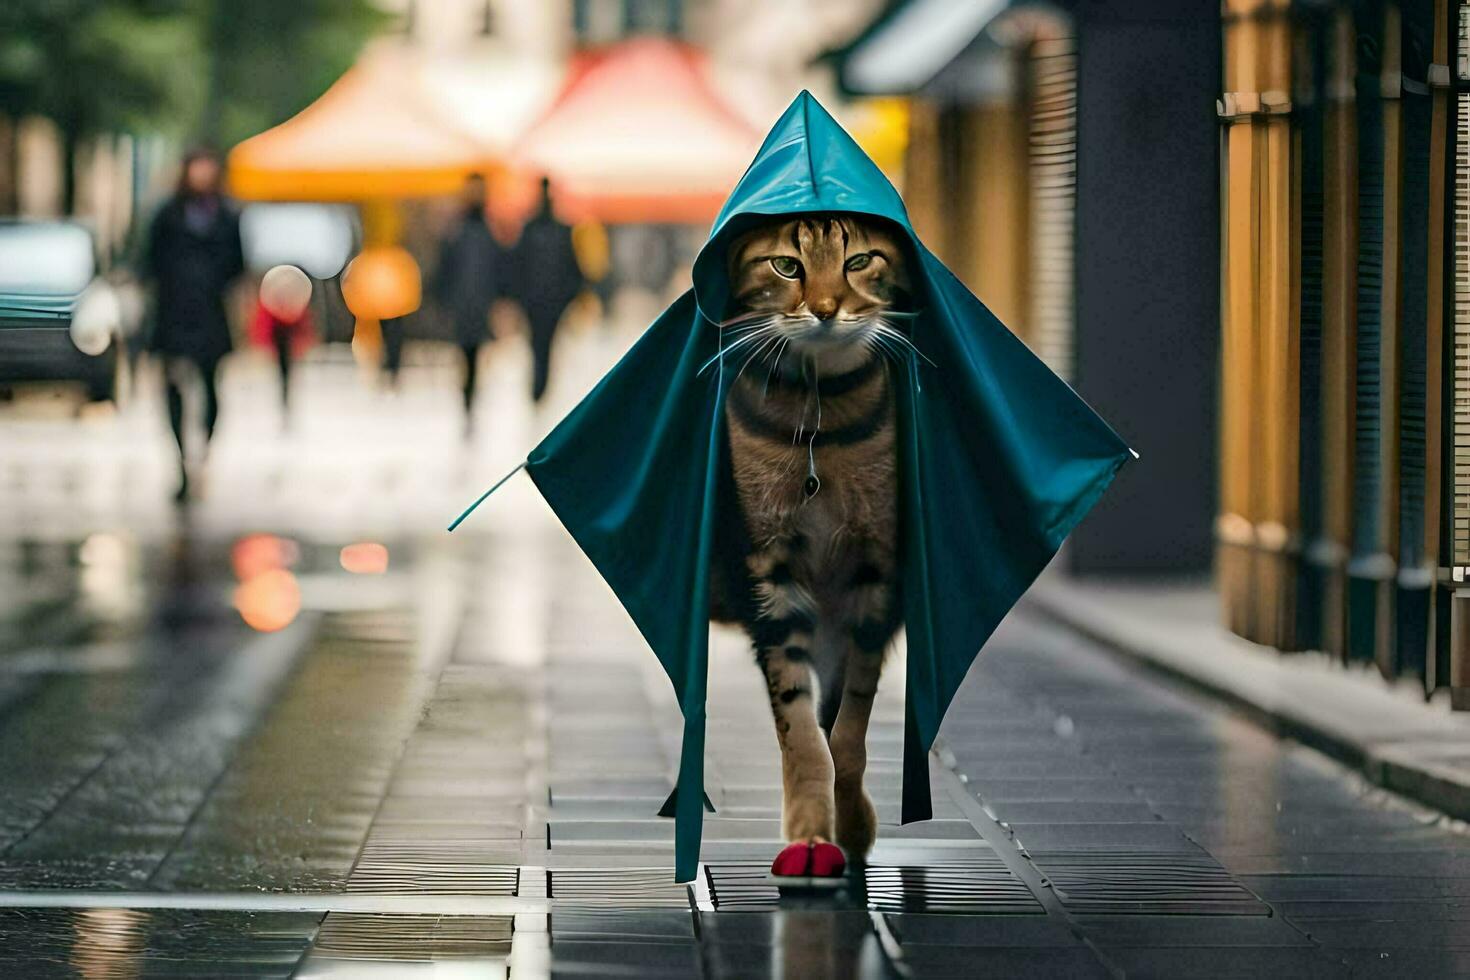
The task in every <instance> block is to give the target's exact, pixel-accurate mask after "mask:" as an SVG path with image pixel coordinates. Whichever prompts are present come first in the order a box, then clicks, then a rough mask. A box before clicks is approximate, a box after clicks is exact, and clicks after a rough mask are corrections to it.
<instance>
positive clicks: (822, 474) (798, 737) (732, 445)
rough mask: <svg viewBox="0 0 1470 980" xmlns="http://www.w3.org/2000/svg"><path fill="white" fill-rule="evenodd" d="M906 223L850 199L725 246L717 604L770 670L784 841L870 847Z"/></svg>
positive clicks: (886, 620) (887, 623) (892, 515)
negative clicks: (871, 760) (723, 456)
mask: <svg viewBox="0 0 1470 980" xmlns="http://www.w3.org/2000/svg"><path fill="white" fill-rule="evenodd" d="M899 243H900V237H899V235H898V234H897V233H896V232H893V231H890V230H889V228H888V227H887V226H886V225H884V224H883V223H881V221H879V220H876V219H871V218H865V217H859V216H854V215H846V214H802V215H798V216H796V217H795V218H786V219H780V220H774V221H772V222H771V223H768V224H765V225H762V226H760V227H757V228H755V229H754V230H751V231H749V232H747V233H745V234H744V235H742V236H740V237H739V238H737V239H736V240H735V241H734V242H733V243H732V245H731V247H730V251H729V256H728V271H729V277H730V287H731V288H730V294H731V297H732V300H731V304H732V309H731V310H730V311H729V313H730V317H729V319H727V320H726V321H725V322H724V323H723V324H722V325H721V343H722V345H723V351H724V352H725V353H724V364H725V368H724V370H726V371H736V372H738V375H737V377H736V379H735V380H734V381H733V382H732V384H731V387H730V392H729V397H728V400H727V403H726V411H725V430H726V434H727V436H728V442H729V449H730V452H729V460H730V477H731V478H730V479H729V480H727V481H726V490H727V498H726V500H725V502H724V503H725V506H724V507H723V508H722V513H723V515H724V526H723V527H722V528H721V531H720V536H719V540H718V542H717V545H716V555H717V557H716V560H715V562H714V569H713V580H714V583H715V588H714V601H713V604H712V605H713V609H712V613H713V618H715V619H717V620H723V621H734V622H738V623H739V624H740V625H741V626H742V627H744V629H745V631H746V632H747V633H748V634H749V636H750V638H751V641H752V643H753V644H754V647H755V651H756V661H757V663H758V664H759V665H760V668H761V670H762V671H763V672H764V674H765V678H766V686H767V689H768V691H769V694H770V700H771V711H772V713H773V714H774V716H775V723H776V738H777V740H778V742H779V743H780V747H781V766H782V785H783V790H784V802H783V807H782V824H783V830H784V833H785V836H786V838H787V840H788V841H790V842H792V843H807V844H815V843H820V842H827V841H836V843H837V844H838V845H840V846H841V847H842V849H843V850H844V851H845V852H846V853H847V855H848V857H849V858H852V859H854V860H862V859H863V858H864V857H865V855H866V854H867V853H868V851H869V849H870V848H871V847H872V845H873V839H874V836H875V835H876V832H877V816H876V814H875V812H874V810H873V804H872V801H871V800H870V799H869V798H868V795H867V793H866V792H865V791H864V789H863V771H864V769H865V768H866V765H867V747H866V739H867V730H868V717H869V713H870V712H871V710H872V705H873V697H874V695H875V694H876V693H877V690H878V678H879V674H880V673H881V671H882V667H883V657H884V651H885V649H886V648H887V646H888V643H889V641H890V640H891V639H892V638H893V635H894V633H895V632H896V631H897V629H898V627H899V625H900V623H901V618H902V610H901V604H900V600H899V595H898V590H899V581H900V576H899V567H898V545H899V542H898V540H897V533H898V485H897V472H896V471H897V465H898V461H897V456H896V449H895V422H894V399H893V385H892V381H891V379H890V377H889V361H890V360H894V359H896V357H897V356H899V355H903V354H905V353H906V352H907V351H909V350H911V344H910V343H909V341H908V339H907V336H906V334H905V332H904V331H903V330H902V329H901V328H900V327H899V326H898V324H901V323H903V322H906V319H907V316H906V314H908V312H909V279H908V275H907V272H906V266H907V263H906V261H905V255H904V251H903V249H902V247H901V246H900V244H899Z"/></svg>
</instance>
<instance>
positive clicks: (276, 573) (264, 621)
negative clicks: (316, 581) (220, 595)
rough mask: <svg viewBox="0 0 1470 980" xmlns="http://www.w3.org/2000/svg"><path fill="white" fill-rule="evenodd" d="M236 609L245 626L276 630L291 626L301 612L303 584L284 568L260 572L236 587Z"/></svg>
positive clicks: (265, 631)
mask: <svg viewBox="0 0 1470 980" xmlns="http://www.w3.org/2000/svg"><path fill="white" fill-rule="evenodd" d="M235 609H236V611H237V612H239V613H240V618H241V619H243V620H244V621H245V625H246V626H249V627H250V628H251V629H253V630H259V631H260V632H262V633H274V632H275V631H276V630H282V629H285V628H286V627H287V626H290V625H291V623H292V622H293V621H294V620H295V619H296V615H297V614H298V613H299V612H301V586H300V585H299V584H298V583H297V581H296V576H295V575H292V574H291V573H290V572H288V571H286V570H285V569H284V568H274V569H271V570H270V571H265V572H261V573H260V574H259V575H255V576H252V577H251V578H248V579H246V580H245V581H244V582H241V583H240V585H239V586H238V587H237V588H236V589H235Z"/></svg>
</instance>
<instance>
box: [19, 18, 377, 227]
mask: <svg viewBox="0 0 1470 980" xmlns="http://www.w3.org/2000/svg"><path fill="white" fill-rule="evenodd" d="M384 23H385V15H383V14H382V13H381V12H379V11H378V10H377V9H376V8H375V7H374V6H373V5H372V4H371V2H370V0H0V115H3V116H8V117H9V119H10V121H11V122H12V123H13V122H15V121H18V120H20V119H21V118H23V117H25V116H31V115H39V116H45V117H47V118H49V119H50V120H51V121H52V122H54V123H55V124H56V126H57V128H58V130H59V131H60V133H61V142H62V152H63V155H64V156H63V159H64V160H65V170H64V174H63V178H62V187H63V208H64V210H65V212H66V213H70V212H71V211H72V209H73V206H74V204H75V202H76V166H77V156H78V154H77V149H78V147H79V146H80V145H81V144H82V142H83V141H84V140H86V139H89V138H92V137H95V136H99V135H102V134H105V133H111V132H151V133H163V134H165V135H169V136H173V137H175V138H179V139H203V140H207V141H208V142H211V143H213V144H215V145H217V146H220V147H225V146H228V145H230V144H232V143H235V142H237V141H239V140H241V139H243V138H245V137H246V136H250V135H252V134H254V133H257V132H259V131H260V130H262V129H266V128H268V127H269V126H273V125H275V124H276V123H278V122H281V121H282V120H284V119H286V118H287V117H289V116H291V115H293V114H294V113H296V112H297V111H299V110H300V109H302V108H304V107H305V106H306V105H307V104H308V103H310V102H311V101H312V100H313V99H315V98H316V97H317V96H318V95H320V94H321V93H322V92H324V91H325V90H326V89H327V87H328V86H330V85H331V84H332V82H333V81H335V80H336V79H337V77H338V76H340V75H341V74H342V72H343V71H345V70H346V69H347V68H348V66H349V65H351V64H352V61H353V59H354V58H355V57H356V56H357V52H358V50H359V49H360V48H361V46H362V44H363V43H364V42H365V41H366V40H367V38H368V37H370V36H371V35H372V34H373V33H374V32H376V31H377V30H379V29H381V27H382V26H383V24H384ZM0 128H6V127H0ZM9 145H13V141H12V142H11V143H7V142H6V141H3V140H0V150H4V149H5V147H6V146H9ZM7 162H8V163H9V166H8V167H7ZM6 170H9V172H10V173H11V175H12V179H13V174H14V160H13V159H11V160H9V161H7V160H6V159H4V158H3V154H0V177H3V176H4V173H3V172H4V171H6ZM6 183H7V182H6V181H5V180H3V179H0V185H4V184H6Z"/></svg>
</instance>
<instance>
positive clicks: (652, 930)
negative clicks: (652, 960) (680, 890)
mask: <svg viewBox="0 0 1470 980" xmlns="http://www.w3.org/2000/svg"><path fill="white" fill-rule="evenodd" d="M549 931H550V933H551V936H552V939H553V941H556V940H574V939H575V940H589V941H603V942H607V941H616V942H660V943H686V942H687V943H692V942H694V941H695V934H694V917H693V914H692V913H691V912H689V911H672V910H671V911H667V912H665V911H651V910H645V911H637V912H630V911H624V910H616V911H611V910H610V911H589V910H587V909H563V908H557V909H553V910H552V912H551V915H550V918H549Z"/></svg>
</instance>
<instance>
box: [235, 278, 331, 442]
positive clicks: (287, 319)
mask: <svg viewBox="0 0 1470 980" xmlns="http://www.w3.org/2000/svg"><path fill="white" fill-rule="evenodd" d="M315 339H316V332H315V330H314V329H313V327H312V320H311V280H310V279H308V278H307V276H306V273H304V272H302V271H301V270H300V269H298V268H296V267H295V266H294V265H278V266H276V267H275V268H273V269H271V270H270V271H269V272H267V273H266V274H265V276H264V278H262V279H261V281H260V298H259V301H258V302H257V303H256V306H255V316H254V317H252V318H251V320H250V342H251V343H252V344H255V345H256V346H258V347H263V348H265V349H266V350H270V351H274V352H275V354H276V360H277V363H278V364H279V365H280V368H281V419H282V423H283V424H284V423H285V422H286V421H287V420H288V419H289V412H290V407H291V363H292V361H293V360H294V359H295V358H297V357H300V356H301V354H302V352H303V351H305V350H306V348H308V347H310V346H311V344H312V343H313V341H314V340H315Z"/></svg>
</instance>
